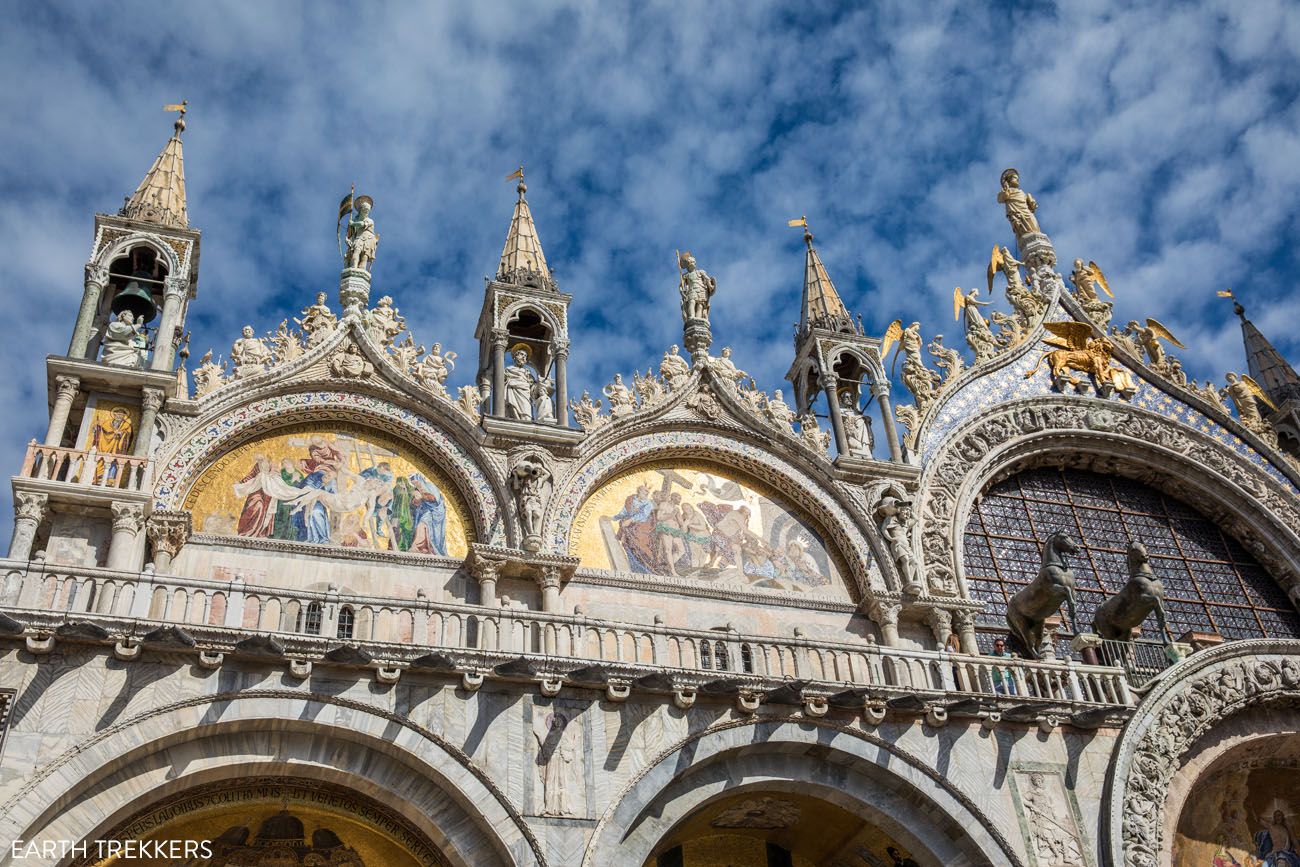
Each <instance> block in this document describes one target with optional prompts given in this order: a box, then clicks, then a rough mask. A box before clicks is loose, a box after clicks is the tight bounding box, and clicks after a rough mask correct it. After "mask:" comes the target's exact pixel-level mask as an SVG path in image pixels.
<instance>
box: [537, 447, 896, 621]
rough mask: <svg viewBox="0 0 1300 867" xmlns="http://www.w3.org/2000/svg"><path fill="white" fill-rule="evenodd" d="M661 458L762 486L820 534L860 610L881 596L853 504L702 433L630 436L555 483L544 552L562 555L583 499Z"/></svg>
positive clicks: (865, 529)
mask: <svg viewBox="0 0 1300 867" xmlns="http://www.w3.org/2000/svg"><path fill="white" fill-rule="evenodd" d="M665 458H680V459H683V460H689V461H697V462H704V463H709V464H714V465H716V466H719V467H725V468H728V469H732V470H736V471H739V472H741V473H744V474H746V475H748V476H751V477H754V478H757V479H759V480H761V482H762V484H764V485H765V486H767V487H769V488H771V489H772V490H774V491H776V492H778V493H780V494H781V495H782V496H784V497H786V498H788V499H789V501H790V504H791V505H792V506H794V508H795V509H797V510H799V511H801V512H803V513H804V514H806V515H808V517H809V518H811V519H812V520H813V521H814V522H815V523H816V524H817V525H818V526H819V528H820V529H821V530H822V531H824V532H825V533H826V541H827V543H828V544H830V545H831V546H832V547H833V548H834V552H835V553H837V554H838V555H839V556H840V558H841V560H842V562H843V564H844V566H845V567H846V569H847V570H848V573H849V576H851V580H850V581H849V585H850V586H849V589H850V590H851V591H856V593H857V594H858V600H856V601H859V602H865V601H867V600H869V599H871V598H872V597H873V595H874V593H875V592H876V590H877V589H883V588H881V587H877V586H875V582H873V576H874V577H875V578H876V580H877V581H879V582H880V584H881V585H883V582H884V579H883V577H881V576H882V575H883V574H884V573H883V572H882V570H881V568H880V566H879V562H878V561H879V560H880V559H882V558H883V557H884V556H885V555H884V553H883V551H884V549H883V547H882V546H881V543H880V540H879V539H878V538H877V536H876V533H875V531H874V528H871V527H870V522H869V521H868V519H866V517H865V516H864V515H863V514H862V513H861V509H860V507H859V504H857V503H853V502H851V501H849V500H848V499H847V498H845V497H843V496H842V494H841V493H840V492H839V491H837V490H836V489H835V488H834V487H833V486H832V485H831V484H829V483H827V484H822V483H820V482H818V481H817V480H816V479H817V477H816V476H815V475H813V474H810V473H809V472H807V471H806V470H804V469H800V468H799V467H797V466H795V465H793V464H792V463H790V462H789V461H788V460H787V459H786V458H784V457H780V456H777V455H775V454H773V453H772V452H770V451H769V450H768V449H766V448H762V447H760V446H758V445H755V444H752V443H749V442H746V441H743V440H739V439H736V438H735V437H734V436H724V435H721V434H719V433H713V432H707V431H697V430H683V429H680V428H678V429H675V430H661V431H657V432H652V433H640V434H633V435H631V436H628V437H627V438H625V439H622V440H618V441H615V442H608V443H605V444H604V445H603V448H602V449H601V450H600V451H599V452H597V453H596V454H594V455H592V456H591V457H589V458H587V459H586V460H584V461H582V462H580V463H579V464H577V465H576V466H575V467H574V469H573V470H572V471H571V472H570V473H569V474H568V475H567V476H566V477H565V478H564V479H561V480H558V481H557V483H556V487H555V491H554V493H553V494H552V495H551V501H550V505H549V507H548V508H547V511H546V519H545V522H544V524H543V538H544V539H545V540H546V542H547V544H549V545H550V546H552V550H555V551H559V552H563V551H567V550H568V542H569V532H570V528H571V526H572V524H573V521H574V519H575V518H576V517H577V515H578V510H579V508H580V507H581V506H582V504H583V503H584V502H586V499H587V497H588V496H589V495H591V494H592V493H593V492H595V491H596V490H598V489H599V488H600V486H601V485H602V484H604V483H605V482H606V481H608V480H609V479H611V478H613V477H614V476H616V475H618V474H619V473H621V472H624V471H626V470H630V469H634V468H636V467H637V466H638V465H642V464H647V463H651V462H655V461H659V460H663V459H665ZM849 576H846V577H849Z"/></svg>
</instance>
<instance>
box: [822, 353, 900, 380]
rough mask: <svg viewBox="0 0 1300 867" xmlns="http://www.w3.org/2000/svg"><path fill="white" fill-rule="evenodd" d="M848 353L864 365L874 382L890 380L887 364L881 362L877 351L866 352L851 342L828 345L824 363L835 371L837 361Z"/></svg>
mask: <svg viewBox="0 0 1300 867" xmlns="http://www.w3.org/2000/svg"><path fill="white" fill-rule="evenodd" d="M846 355H847V356H851V357H852V358H855V359H857V361H858V363H859V364H861V365H862V369H863V372H864V373H866V375H867V377H868V378H869V379H870V380H871V381H872V382H873V383H881V382H888V381H889V377H887V376H886V375H885V366H884V365H883V364H882V363H881V361H880V358H879V356H877V355H876V354H875V353H868V352H864V351H863V350H862V348H861V347H859V346H856V345H854V344H851V343H841V344H837V345H835V346H830V347H827V348H826V350H825V358H824V359H823V364H824V366H825V367H826V369H827V370H831V371H833V370H834V369H835V363H836V362H837V361H839V360H840V359H841V358H843V357H844V356H846Z"/></svg>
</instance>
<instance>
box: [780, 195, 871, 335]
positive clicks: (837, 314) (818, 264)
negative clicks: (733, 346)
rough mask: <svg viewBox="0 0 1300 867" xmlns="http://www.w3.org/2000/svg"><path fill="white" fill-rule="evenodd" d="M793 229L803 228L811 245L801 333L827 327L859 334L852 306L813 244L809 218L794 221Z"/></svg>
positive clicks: (800, 325) (806, 261)
mask: <svg viewBox="0 0 1300 867" xmlns="http://www.w3.org/2000/svg"><path fill="white" fill-rule="evenodd" d="M787 225H789V226H790V227H791V228H796V227H802V228H803V240H804V243H805V244H807V245H808V253H807V256H806V259H805V261H804V272H803V303H802V304H801V307H800V312H799V334H801V335H802V334H807V333H808V330H809V329H811V328H823V329H826V330H828V331H842V332H844V333H846V334H858V333H860V331H859V329H858V328H857V327H856V326H855V324H854V322H853V317H851V316H849V311H848V308H846V307H845V306H844V302H843V301H841V300H840V293H839V292H837V291H836V290H835V284H834V283H832V282H831V277H830V274H828V273H827V272H826V266H825V265H823V264H822V259H821V256H819V255H817V248H816V247H814V246H813V234H812V232H811V231H809V229H808V218H807V217H799V218H798V219H795V220H790V221H789V222H788V224H787Z"/></svg>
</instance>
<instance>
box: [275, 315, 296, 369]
mask: <svg viewBox="0 0 1300 867" xmlns="http://www.w3.org/2000/svg"><path fill="white" fill-rule="evenodd" d="M271 353H272V354H273V356H274V357H275V363H276V364H288V363H289V362H291V361H294V360H296V359H298V358H301V357H302V342H301V341H300V340H299V339H298V335H297V334H296V333H294V332H292V331H290V330H289V320H288V319H281V320H280V327H279V328H278V329H277V330H276V332H275V334H274V335H273V336H272V337H271Z"/></svg>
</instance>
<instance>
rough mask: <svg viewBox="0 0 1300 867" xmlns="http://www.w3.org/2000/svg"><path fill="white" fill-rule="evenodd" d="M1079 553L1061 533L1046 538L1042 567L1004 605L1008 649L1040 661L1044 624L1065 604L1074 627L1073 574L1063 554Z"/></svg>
mask: <svg viewBox="0 0 1300 867" xmlns="http://www.w3.org/2000/svg"><path fill="white" fill-rule="evenodd" d="M1077 553H1079V546H1078V545H1077V544H1076V543H1075V541H1074V540H1073V539H1071V538H1070V536H1069V534H1068V533H1066V532H1065V531H1064V530H1058V531H1056V532H1055V533H1053V534H1052V535H1050V536H1048V537H1047V542H1046V543H1044V545H1043V565H1042V567H1041V568H1040V569H1039V570H1038V577H1037V578H1035V579H1034V580H1033V581H1031V582H1030V583H1029V586H1028V587H1026V588H1024V589H1023V590H1021V591H1020V592H1019V593H1017V594H1016V595H1015V596H1013V597H1011V602H1010V604H1009V605H1008V606H1007V625H1008V626H1009V627H1011V649H1012V650H1014V651H1016V652H1017V653H1019V654H1020V655H1021V656H1022V657H1024V658H1025V659H1042V658H1043V652H1042V646H1043V623H1044V622H1045V621H1046V620H1047V618H1049V617H1051V616H1052V615H1053V614H1055V613H1056V612H1057V611H1059V610H1060V608H1061V603H1062V602H1064V603H1065V605H1066V608H1068V609H1069V612H1070V623H1071V624H1077V623H1078V618H1077V617H1076V615H1075V609H1074V573H1073V572H1071V571H1070V566H1069V563H1068V562H1067V561H1066V559H1065V555H1066V554H1077Z"/></svg>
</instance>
